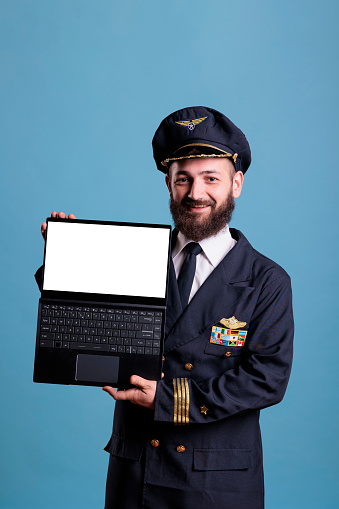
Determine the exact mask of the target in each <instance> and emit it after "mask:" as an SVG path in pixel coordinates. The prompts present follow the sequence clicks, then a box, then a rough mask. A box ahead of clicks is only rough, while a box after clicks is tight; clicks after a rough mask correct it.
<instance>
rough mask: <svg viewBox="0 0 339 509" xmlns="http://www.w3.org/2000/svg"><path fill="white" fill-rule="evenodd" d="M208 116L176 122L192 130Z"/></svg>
mask: <svg viewBox="0 0 339 509" xmlns="http://www.w3.org/2000/svg"><path fill="white" fill-rule="evenodd" d="M206 118H207V117H201V118H194V119H192V120H179V121H178V122H175V123H176V124H179V125H183V126H185V127H188V129H190V130H193V129H194V128H195V126H196V125H198V124H200V122H203V121H204V120H205V119H206Z"/></svg>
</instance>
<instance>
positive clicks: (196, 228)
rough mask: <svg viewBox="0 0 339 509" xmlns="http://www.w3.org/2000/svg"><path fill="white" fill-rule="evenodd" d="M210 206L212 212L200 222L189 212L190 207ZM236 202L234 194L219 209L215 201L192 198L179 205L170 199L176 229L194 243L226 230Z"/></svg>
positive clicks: (185, 199)
mask: <svg viewBox="0 0 339 509" xmlns="http://www.w3.org/2000/svg"><path fill="white" fill-rule="evenodd" d="M192 205H193V206H194V205H195V206H199V205H200V206H210V207H211V211H210V213H209V215H208V217H206V218H205V219H202V220H199V218H197V217H196V216H195V214H194V213H192V212H191V211H190V210H189V206H192ZM234 207H235V202H234V198H233V195H232V193H230V194H229V195H228V196H227V197H226V199H225V201H224V202H223V203H222V204H221V205H219V206H218V207H217V204H216V202H215V201H214V200H210V201H203V200H192V199H191V198H183V200H182V201H181V202H180V203H178V202H176V201H174V200H173V198H172V197H171V198H170V211H171V214H172V217H173V221H174V225H175V227H176V228H177V229H178V230H179V231H180V232H181V233H183V234H184V235H185V237H187V238H188V239H192V240H194V242H200V241H201V240H203V239H206V238H207V237H212V236H213V235H216V234H217V233H218V232H220V230H222V229H223V228H225V226H226V224H228V223H229V222H230V220H231V217H232V213H233V210H234Z"/></svg>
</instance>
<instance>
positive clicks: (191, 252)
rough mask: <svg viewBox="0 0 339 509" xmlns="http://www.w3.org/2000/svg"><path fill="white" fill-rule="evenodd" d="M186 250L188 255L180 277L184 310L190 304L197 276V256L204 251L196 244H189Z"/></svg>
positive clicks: (179, 282) (180, 291)
mask: <svg viewBox="0 0 339 509" xmlns="http://www.w3.org/2000/svg"><path fill="white" fill-rule="evenodd" d="M185 249H186V253H187V255H186V258H185V261H184V263H183V265H182V267H181V271H180V274H179V277H178V288H179V293H180V299H181V305H182V309H183V310H184V309H185V307H186V306H187V304H188V298H189V296H190V293H191V289H192V284H193V279H194V274H195V266H196V258H197V255H198V254H199V253H201V251H202V249H201V247H200V245H199V244H197V243H196V242H190V243H189V244H187V246H186V247H185Z"/></svg>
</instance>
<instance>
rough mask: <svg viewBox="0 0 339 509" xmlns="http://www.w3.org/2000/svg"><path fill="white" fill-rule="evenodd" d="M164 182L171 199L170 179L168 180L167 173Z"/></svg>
mask: <svg viewBox="0 0 339 509" xmlns="http://www.w3.org/2000/svg"><path fill="white" fill-rule="evenodd" d="M165 182H166V186H167V189H168V192H169V194H170V196H171V197H172V192H171V182H170V178H169V175H168V173H166V175H165Z"/></svg>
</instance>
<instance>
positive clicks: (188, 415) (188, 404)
mask: <svg viewBox="0 0 339 509" xmlns="http://www.w3.org/2000/svg"><path fill="white" fill-rule="evenodd" d="M185 389H186V424H189V423H190V391H189V386H188V380H187V378H185Z"/></svg>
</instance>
